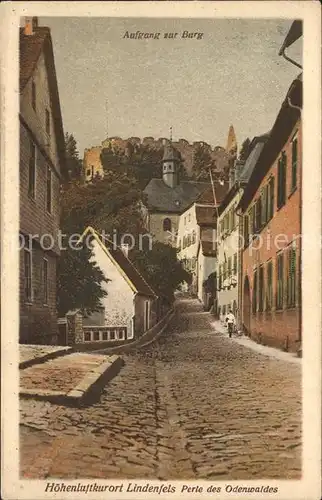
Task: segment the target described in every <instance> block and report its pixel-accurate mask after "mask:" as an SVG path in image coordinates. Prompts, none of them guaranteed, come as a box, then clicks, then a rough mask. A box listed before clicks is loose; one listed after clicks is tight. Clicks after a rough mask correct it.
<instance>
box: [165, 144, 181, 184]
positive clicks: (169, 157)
mask: <svg viewBox="0 0 322 500" xmlns="http://www.w3.org/2000/svg"><path fill="white" fill-rule="evenodd" d="M179 164H180V153H179V152H178V151H177V150H176V149H175V148H174V147H173V146H172V144H171V143H168V144H165V146H164V153H163V158H162V178H163V182H164V183H165V184H166V185H167V186H169V187H170V188H175V187H176V186H177V185H178V184H179Z"/></svg>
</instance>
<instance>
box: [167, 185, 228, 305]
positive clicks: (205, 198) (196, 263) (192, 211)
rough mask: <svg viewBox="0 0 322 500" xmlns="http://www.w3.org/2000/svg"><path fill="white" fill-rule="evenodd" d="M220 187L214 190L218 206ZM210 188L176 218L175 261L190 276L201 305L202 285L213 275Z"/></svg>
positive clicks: (213, 211) (213, 218)
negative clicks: (177, 224) (182, 265)
mask: <svg viewBox="0 0 322 500" xmlns="http://www.w3.org/2000/svg"><path fill="white" fill-rule="evenodd" d="M226 189H227V188H225V187H224V186H221V185H220V184H218V188H217V187H216V202H217V204H219V203H220V202H221V200H222V199H223V197H224V194H225V192H226ZM218 206H219V205H217V207H216V205H215V203H214V195H213V189H212V187H211V186H208V188H207V189H206V190H205V191H204V192H203V193H202V194H201V195H200V196H199V197H198V198H197V200H196V201H195V202H194V203H193V204H192V205H190V206H189V207H188V208H187V210H185V212H183V214H182V215H181V216H180V219H179V226H178V236H177V247H178V258H179V259H180V260H182V261H183V262H184V265H185V268H186V269H187V270H188V271H190V272H191V273H192V289H191V291H192V292H193V293H196V294H197V296H198V298H199V300H201V301H202V302H204V305H206V303H205V301H204V292H203V283H204V281H205V280H206V279H207V278H208V276H209V275H210V274H211V273H212V272H215V254H216V225H217V209H218Z"/></svg>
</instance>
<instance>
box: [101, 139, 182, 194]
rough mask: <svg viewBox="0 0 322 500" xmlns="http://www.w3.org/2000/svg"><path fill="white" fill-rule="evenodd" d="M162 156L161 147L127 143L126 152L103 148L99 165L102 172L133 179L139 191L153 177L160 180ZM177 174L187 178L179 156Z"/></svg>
mask: <svg viewBox="0 0 322 500" xmlns="http://www.w3.org/2000/svg"><path fill="white" fill-rule="evenodd" d="M162 156H163V148H162V147H159V148H157V147H151V146H148V145H146V144H142V143H137V144H135V143H134V144H133V143H130V142H128V145H127V147H126V152H125V151H122V150H120V149H115V148H113V147H111V146H109V147H108V148H104V149H103V150H102V153H101V163H102V165H103V169H104V172H110V171H115V172H118V173H124V174H127V175H128V176H130V177H134V178H135V179H136V180H137V181H138V186H139V187H140V189H141V190H144V188H145V187H146V185H147V184H148V183H149V181H150V180H151V179H152V178H153V177H156V178H161V175H162ZM179 174H180V177H181V178H182V179H183V178H187V177H188V175H187V172H186V170H185V168H184V163H183V160H182V158H181V155H180V164H179Z"/></svg>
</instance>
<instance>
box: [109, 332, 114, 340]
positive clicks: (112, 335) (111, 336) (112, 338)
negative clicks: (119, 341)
mask: <svg viewBox="0 0 322 500" xmlns="http://www.w3.org/2000/svg"><path fill="white" fill-rule="evenodd" d="M110 340H115V330H110Z"/></svg>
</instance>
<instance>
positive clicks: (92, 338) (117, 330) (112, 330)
mask: <svg viewBox="0 0 322 500" xmlns="http://www.w3.org/2000/svg"><path fill="white" fill-rule="evenodd" d="M83 333H84V342H102V341H112V342H113V341H114V342H117V341H119V340H125V339H126V338H127V328H126V327H125V326H84V327H83Z"/></svg>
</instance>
